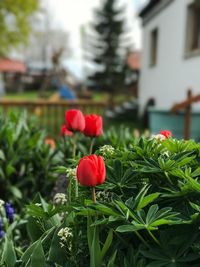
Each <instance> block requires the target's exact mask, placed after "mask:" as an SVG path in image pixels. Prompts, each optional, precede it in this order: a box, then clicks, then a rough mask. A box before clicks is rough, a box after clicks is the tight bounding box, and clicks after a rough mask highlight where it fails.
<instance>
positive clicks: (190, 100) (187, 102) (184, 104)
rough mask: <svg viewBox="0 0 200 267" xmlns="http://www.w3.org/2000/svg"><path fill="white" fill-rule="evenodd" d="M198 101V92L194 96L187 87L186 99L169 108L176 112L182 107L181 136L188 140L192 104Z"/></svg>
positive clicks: (199, 97) (199, 99)
mask: <svg viewBox="0 0 200 267" xmlns="http://www.w3.org/2000/svg"><path fill="white" fill-rule="evenodd" d="M198 101H200V94H198V95H196V96H192V90H191V89H189V90H188V91H187V99H186V100H184V101H182V102H180V103H178V104H175V105H173V106H172V108H171V112H178V111H179V110H182V109H184V110H185V114H184V133H183V137H184V139H185V140H188V139H189V138H190V134H191V112H192V104H193V103H195V102H198Z"/></svg>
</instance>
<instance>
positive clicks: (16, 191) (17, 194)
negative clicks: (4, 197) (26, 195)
mask: <svg viewBox="0 0 200 267" xmlns="http://www.w3.org/2000/svg"><path fill="white" fill-rule="evenodd" d="M10 191H11V192H12V194H13V195H14V196H15V197H16V198H19V199H22V193H21V191H20V190H19V189H18V188H17V187H16V186H14V185H13V186H10Z"/></svg>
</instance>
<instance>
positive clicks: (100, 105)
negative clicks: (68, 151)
mask: <svg viewBox="0 0 200 267" xmlns="http://www.w3.org/2000/svg"><path fill="white" fill-rule="evenodd" d="M106 106H107V102H106V101H98V102H95V101H93V100H76V101H66V100H65V101H63V100H59V101H47V100H36V101H27V100H25V101H23V100H20V101H19V100H0V112H1V113H3V114H8V113H9V112H11V111H13V112H18V111H22V110H25V111H27V112H28V114H32V115H35V117H37V118H38V120H37V121H38V123H39V124H40V125H41V126H42V127H43V128H46V129H47V131H48V133H49V135H50V136H52V135H54V136H55V135H58V134H59V133H60V127H61V125H62V124H63V123H64V115H65V111H66V110H67V109H72V108H75V109H80V110H81V111H82V112H83V113H85V114H88V113H95V114H99V115H103V112H104V109H105V108H106Z"/></svg>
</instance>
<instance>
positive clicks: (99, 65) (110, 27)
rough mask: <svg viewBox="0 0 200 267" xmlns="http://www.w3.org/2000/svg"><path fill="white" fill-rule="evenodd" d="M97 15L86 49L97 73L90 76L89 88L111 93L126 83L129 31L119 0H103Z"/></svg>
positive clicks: (96, 12)
mask: <svg viewBox="0 0 200 267" xmlns="http://www.w3.org/2000/svg"><path fill="white" fill-rule="evenodd" d="M94 15H95V21H94V22H93V24H92V35H91V36H89V38H88V40H90V41H89V47H88V49H87V50H88V51H87V52H89V60H90V61H91V62H92V63H93V64H94V67H95V72H94V73H92V75H90V76H89V77H88V87H90V88H95V89H99V90H101V91H107V92H109V93H110V94H112V93H113V92H114V91H116V90H120V89H122V88H124V86H125V76H126V75H125V72H126V64H125V62H126V52H127V33H126V32H125V20H124V7H122V6H119V1H118V0H102V2H101V6H100V8H98V9H96V10H95V13H94Z"/></svg>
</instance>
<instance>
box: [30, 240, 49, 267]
mask: <svg viewBox="0 0 200 267" xmlns="http://www.w3.org/2000/svg"><path fill="white" fill-rule="evenodd" d="M30 260H31V264H30V267H36V266H37V267H46V266H47V265H46V260H45V255H44V250H43V247H42V243H41V240H38V241H37V242H36V246H35V247H34V249H33V252H32V255H31V257H30Z"/></svg>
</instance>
